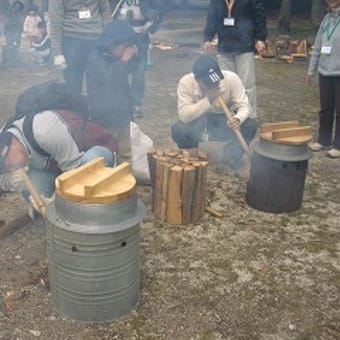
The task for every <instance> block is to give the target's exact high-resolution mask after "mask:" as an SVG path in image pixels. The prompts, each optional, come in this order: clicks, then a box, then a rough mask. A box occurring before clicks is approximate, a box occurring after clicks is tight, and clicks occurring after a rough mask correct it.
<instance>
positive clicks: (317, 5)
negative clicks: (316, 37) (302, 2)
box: [311, 0, 326, 28]
mask: <svg viewBox="0 0 340 340" xmlns="http://www.w3.org/2000/svg"><path fill="white" fill-rule="evenodd" d="M325 9H326V4H325V2H324V1H323V0H313V2H312V11H311V21H312V25H313V27H314V28H318V27H319V25H320V23H321V20H322V17H323V15H324V13H325Z"/></svg>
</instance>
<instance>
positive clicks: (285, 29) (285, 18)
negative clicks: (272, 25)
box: [278, 0, 292, 34]
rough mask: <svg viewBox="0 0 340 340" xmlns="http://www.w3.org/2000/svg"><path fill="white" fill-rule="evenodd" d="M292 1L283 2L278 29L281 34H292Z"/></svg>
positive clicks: (284, 0)
mask: <svg viewBox="0 0 340 340" xmlns="http://www.w3.org/2000/svg"><path fill="white" fill-rule="evenodd" d="M291 8H292V0H282V2H281V6H280V12H279V20H278V29H279V32H280V33H281V34H289V33H290V12H291Z"/></svg>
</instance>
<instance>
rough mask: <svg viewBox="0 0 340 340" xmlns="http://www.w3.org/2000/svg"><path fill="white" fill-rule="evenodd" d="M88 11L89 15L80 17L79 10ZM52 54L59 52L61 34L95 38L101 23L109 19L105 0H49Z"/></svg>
mask: <svg viewBox="0 0 340 340" xmlns="http://www.w3.org/2000/svg"><path fill="white" fill-rule="evenodd" d="M82 10H86V11H89V13H90V17H89V18H83V19H80V17H79V12H80V11H82ZM48 15H49V20H50V30H51V32H50V39H51V45H52V54H53V55H58V54H61V44H62V39H63V36H67V37H74V38H79V39H97V38H98V36H99V35H100V33H101V32H102V29H103V24H104V23H107V22H110V21H111V10H110V5H109V2H108V1H107V0H53V1H50V2H49V9H48Z"/></svg>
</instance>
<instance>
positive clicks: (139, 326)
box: [0, 8, 340, 340]
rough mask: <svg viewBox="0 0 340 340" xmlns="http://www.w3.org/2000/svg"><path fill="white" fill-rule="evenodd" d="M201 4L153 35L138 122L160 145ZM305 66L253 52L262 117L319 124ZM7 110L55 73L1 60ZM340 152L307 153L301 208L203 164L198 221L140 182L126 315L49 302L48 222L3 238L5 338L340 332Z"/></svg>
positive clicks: (296, 338) (1, 110)
mask: <svg viewBox="0 0 340 340" xmlns="http://www.w3.org/2000/svg"><path fill="white" fill-rule="evenodd" d="M204 18H205V11H204V10H202V9H193V8H192V9H191V10H188V11H185V12H179V11H173V12H172V14H171V16H170V17H168V18H167V20H166V21H165V23H164V25H163V27H162V29H161V30H160V31H159V32H158V33H157V34H156V35H155V36H154V37H153V40H154V41H156V40H159V41H161V42H165V43H168V44H170V45H172V47H173V48H172V49H171V50H168V51H164V50H160V49H156V48H154V49H153V50H152V52H151V55H152V58H153V60H154V62H155V65H154V66H153V67H150V68H149V69H148V74H147V87H148V89H147V93H146V100H145V106H144V111H145V118H143V119H141V120H139V121H138V123H139V124H140V127H141V128H142V130H143V131H144V132H146V133H147V134H148V135H150V137H151V138H152V139H153V140H154V143H155V146H156V147H158V148H163V147H168V146H171V145H173V142H172V141H171V138H170V134H169V131H170V126H171V125H172V124H173V123H174V122H175V121H176V119H177V114H176V85H177V82H178V80H179V78H180V77H181V76H182V75H183V74H184V73H186V72H188V71H190V69H191V65H192V62H193V60H194V59H195V57H196V56H198V54H199V53H200V49H199V43H200V36H201V30H202V26H203V23H204V20H205V19H204ZM306 67H307V66H306V64H293V65H288V64H283V63H278V62H275V61H272V60H265V61H261V60H257V83H258V98H259V111H260V112H259V120H260V122H270V121H281V120H292V119H298V120H300V121H301V122H302V123H303V124H305V125H312V127H313V131H314V133H315V132H316V122H317V111H318V91H317V87H316V86H313V87H312V88H307V87H306V86H305V85H304V83H303V79H304V75H305V72H306ZM0 76H1V80H2V81H1V93H0V102H1V107H0V117H1V118H0V119H1V121H3V120H4V119H5V118H6V117H8V116H9V115H10V113H11V112H13V108H14V103H15V98H16V96H17V94H18V93H20V91H21V90H22V89H23V88H25V87H27V86H28V85H29V84H32V83H38V82H40V81H42V80H45V79H47V78H53V77H58V76H59V75H57V74H54V73H51V72H46V71H37V70H31V69H27V68H22V69H19V70H5V69H0ZM339 170H340V161H339V160H331V159H328V158H326V157H325V154H324V152H321V153H318V154H316V155H314V157H313V159H311V160H310V161H309V170H308V176H307V179H306V185H305V190H304V198H303V205H302V208H301V209H300V210H298V211H296V212H293V213H283V214H269V213H263V212H260V211H257V210H255V209H253V208H251V207H249V206H248V205H247V203H246V202H245V193H246V182H245V180H242V179H239V178H236V177H234V176H232V175H231V174H230V172H228V171H225V170H219V169H216V168H214V167H213V166H211V167H210V168H209V171H208V183H207V198H208V200H209V204H210V205H211V206H212V207H213V208H214V209H215V210H217V211H220V212H222V213H223V215H224V217H223V218H220V219H218V218H215V217H213V216H211V215H209V214H206V215H205V216H204V218H203V220H202V221H201V223H200V224H198V225H189V226H180V225H168V224H165V223H160V222H159V221H157V220H155V219H154V218H153V215H152V213H151V209H150V206H151V190H150V188H149V187H146V186H144V187H143V186H141V187H139V188H138V195H139V197H140V199H141V200H142V201H143V202H144V203H145V205H146V207H147V213H146V216H145V218H144V221H143V223H142V225H141V253H140V257H141V282H140V300H139V303H138V305H137V308H136V309H135V310H134V311H132V312H131V313H129V314H128V315H126V316H124V317H122V318H121V319H119V320H116V321H113V322H111V323H105V324H86V323H80V322H76V321H72V320H68V319H66V318H63V317H62V316H61V315H59V314H58V313H57V312H56V311H55V310H54V308H53V305H52V302H51V295H50V292H49V286H48V275H47V260H46V230H45V226H44V225H43V223H39V224H29V225H27V226H25V227H23V228H22V229H21V230H20V231H18V232H16V233H15V234H13V235H11V236H10V237H7V238H6V239H4V240H2V241H0V339H2V340H12V339H13V340H14V339H16V340H19V339H20V340H26V339H44V340H45V339H46V340H47V339H49V340H61V339H65V340H66V339H68V340H69V339H70V340H71V339H72V340H83V339H86V340H87V339H89V340H92V339H122V340H125V339H129V340H130V339H148V340H153V339H169V340H173V339H176V340H177V339H178V340H187V339H200V340H215V339H216V340H217V339H225V340H227V339H232V340H234V339H237V340H241V339H249V340H303V339H304V340H320V339H325V340H331V339H332V340H336V339H339V338H340V321H339V320H340V308H339V306H340V303H339V296H340V275H339V270H340V262H339V254H340V239H339V224H340V223H339V218H340V209H339V208H340V206H339V192H340V181H339V180H340V171H339ZM0 205H1V212H0V219H3V220H8V219H11V218H13V217H15V216H17V215H18V214H19V213H21V212H23V211H24V210H25V209H26V206H25V203H24V202H23V201H22V199H21V198H20V197H18V196H17V195H13V194H7V195H3V196H1V198H0Z"/></svg>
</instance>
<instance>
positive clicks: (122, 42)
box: [86, 20, 138, 163]
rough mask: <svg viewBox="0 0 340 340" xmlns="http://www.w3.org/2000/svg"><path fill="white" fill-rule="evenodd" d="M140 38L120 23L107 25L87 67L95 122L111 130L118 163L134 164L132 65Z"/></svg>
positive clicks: (90, 105)
mask: <svg viewBox="0 0 340 340" xmlns="http://www.w3.org/2000/svg"><path fill="white" fill-rule="evenodd" d="M137 39H138V34H137V33H136V32H135V31H134V30H133V29H132V27H131V26H130V25H129V24H128V23H126V22H124V21H120V20H113V21H112V22H111V23H110V24H108V25H107V26H106V27H105V28H104V30H103V33H102V35H101V36H100V38H99V40H98V42H97V47H96V49H95V50H94V51H93V52H92V53H91V55H90V58H89V62H88V65H87V74H86V79H87V95H88V101H89V111H90V116H91V119H92V120H96V121H99V122H100V123H101V124H102V125H104V126H106V127H109V128H110V130H111V132H112V134H113V136H114V137H115V139H116V140H117V143H118V162H119V163H121V162H122V161H130V160H131V141H130V121H131V117H132V99H131V89H130V85H129V79H128V78H129V73H130V71H131V69H130V68H131V65H132V64H133V61H134V60H135V59H136V56H137V54H138V51H137V46H136V41H137Z"/></svg>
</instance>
